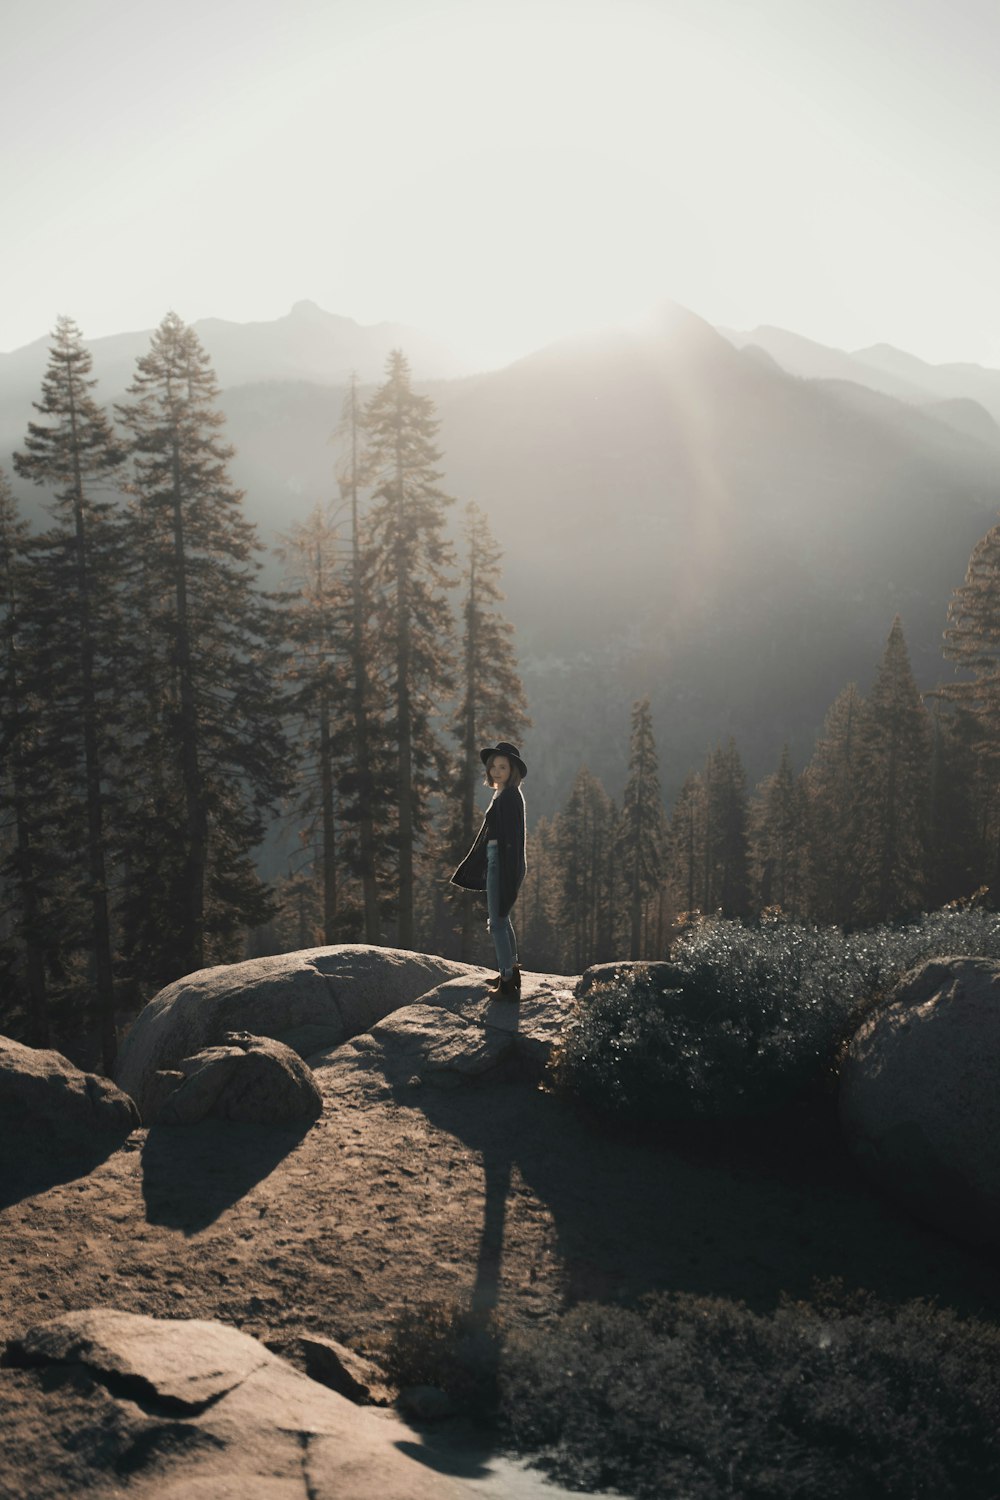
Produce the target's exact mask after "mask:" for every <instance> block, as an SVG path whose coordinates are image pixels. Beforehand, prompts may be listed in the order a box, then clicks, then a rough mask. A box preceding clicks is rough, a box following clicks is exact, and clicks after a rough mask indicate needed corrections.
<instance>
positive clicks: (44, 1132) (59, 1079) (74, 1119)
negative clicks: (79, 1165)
mask: <svg viewBox="0 0 1000 1500" xmlns="http://www.w3.org/2000/svg"><path fill="white" fill-rule="evenodd" d="M139 1123H140V1121H139V1112H138V1110H137V1109H136V1106H135V1104H134V1103H133V1101H132V1100H131V1099H130V1098H129V1096H128V1094H126V1093H124V1092H123V1091H122V1090H121V1089H120V1088H118V1087H117V1085H116V1084H114V1083H112V1082H111V1080H110V1079H109V1078H102V1077H100V1076H99V1075H98V1074H96V1073H84V1072H82V1071H81V1069H79V1068H76V1067H74V1066H73V1064H72V1063H71V1062H70V1061H69V1059H68V1058H65V1057H63V1055H62V1053H61V1052H51V1051H48V1050H47V1049H41V1048H36V1047H26V1046H24V1045H23V1044H22V1043H21V1042H15V1041H12V1040H11V1039H10V1037H0V1155H2V1156H3V1158H4V1159H5V1160H6V1159H10V1160H12V1161H16V1160H17V1159H18V1158H19V1157H21V1155H22V1154H23V1153H24V1152H25V1151H26V1150H29V1151H30V1152H31V1153H32V1154H33V1155H35V1156H44V1155H45V1154H46V1153H50V1154H53V1155H66V1154H69V1155H73V1156H79V1155H86V1154H88V1153H89V1152H91V1151H92V1150H93V1149H95V1148H97V1149H108V1148H110V1147H112V1146H114V1145H117V1144H118V1143H119V1142H120V1141H123V1140H124V1139H125V1137H126V1136H127V1135H128V1134H129V1133H130V1132H131V1131H133V1130H134V1129H135V1128H136V1126H137V1125H138V1124H139Z"/></svg>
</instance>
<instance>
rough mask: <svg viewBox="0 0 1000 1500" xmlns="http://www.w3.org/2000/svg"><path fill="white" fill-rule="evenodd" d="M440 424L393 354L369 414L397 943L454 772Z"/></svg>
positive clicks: (405, 932)
mask: <svg viewBox="0 0 1000 1500" xmlns="http://www.w3.org/2000/svg"><path fill="white" fill-rule="evenodd" d="M438 426H439V423H438V420H437V418H436V417H435V416H434V414H433V403H432V401H431V400H430V397H428V396H418V395H416V394H415V393H414V391H413V390H412V389H411V386H410V367H409V364H408V363H407V361H406V359H405V357H404V355H403V353H402V352H401V350H398V349H396V350H394V351H393V352H392V354H390V356H389V359H388V362H387V366H386V379H385V381H384V383H383V384H382V385H381V386H380V387H379V389H378V390H377V391H376V392H375V394H374V395H373V396H372V398H371V400H370V401H369V403H368V405H367V407H366V409H365V432H366V435H367V450H366V455H365V473H366V477H367V478H368V480H369V482H370V484H371V487H372V489H373V491H374V504H373V508H372V512H371V526H372V533H373V537H374V541H375V546H376V579H377V580H378V582H379V584H380V585H381V596H380V598H379V600H378V604H377V611H376V613H377V618H378V622H379V627H380V633H381V636H382V641H383V644H384V646H385V648H386V651H387V654H388V656H389V659H390V662H391V667H390V682H389V689H390V692H391V697H392V704H393V707H392V711H391V717H390V720H389V725H388V727H389V729H390V732H391V734H392V736H393V740H394V742H395V745H396V750H397V759H396V768H397V785H396V790H397V796H398V825H397V827H398V860H399V887H398V923H397V927H398V941H399V944H400V946H401V947H404V948H410V947H412V946H413V939H414V851H415V849H416V847H417V845H418V844H419V842H420V841H421V840H422V839H423V838H424V837H425V835H426V833H427V830H428V826H429V810H430V798H431V796H432V794H433V793H434V792H435V791H436V790H438V788H439V787H440V785H441V780H442V777H443V776H444V774H445V772H446V768H447V756H446V753H445V750H444V748H443V746H442V744H441V742H440V740H439V739H438V736H437V734H436V733H435V729H434V724H433V714H434V713H435V711H436V710H437V708H438V706H439V704H440V702H441V699H442V698H443V697H444V696H446V695H447V694H449V693H450V692H451V691H453V689H454V677H453V670H454V648H453V639H454V623H453V620H452V616H451V609H450V606H449V603H448V599H447V595H446V593H445V590H446V589H447V588H449V587H450V586H451V584H452V583H453V573H452V568H453V564H454V553H453V549H452V546H451V544H450V542H448V541H447V539H446V537H445V535H444V523H445V510H446V507H447V506H448V505H450V504H451V503H452V497H451V496H449V495H446V494H445V493H444V491H443V490H442V489H441V488H440V479H441V475H440V472H439V471H438V469H437V468H436V465H437V463H438V462H439V460H440V458H441V454H440V453H439V452H438V450H437V448H436V447H435V446H434V439H435V434H436V432H437V429H438Z"/></svg>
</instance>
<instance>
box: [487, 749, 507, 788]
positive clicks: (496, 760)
mask: <svg viewBox="0 0 1000 1500" xmlns="http://www.w3.org/2000/svg"><path fill="white" fill-rule="evenodd" d="M490 780H491V781H492V783H493V785H494V786H499V787H505V786H506V785H507V783H508V781H509V780H510V761H509V760H508V759H507V757H506V755H495V756H494V757H493V761H492V764H491V765H490Z"/></svg>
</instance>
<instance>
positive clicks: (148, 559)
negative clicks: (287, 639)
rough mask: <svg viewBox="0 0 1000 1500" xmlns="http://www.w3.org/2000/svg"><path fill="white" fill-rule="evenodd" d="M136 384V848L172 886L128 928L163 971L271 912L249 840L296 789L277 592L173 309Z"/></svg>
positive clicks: (124, 413)
mask: <svg viewBox="0 0 1000 1500" xmlns="http://www.w3.org/2000/svg"><path fill="white" fill-rule="evenodd" d="M128 394H129V395H130V396H131V397H132V400H131V401H130V402H129V403H126V404H123V405H122V406H120V407H119V411H120V415H121V419H122V421H123V422H124V424H125V426H126V428H127V430H128V432H129V434H130V437H131V447H132V452H133V456H134V466H135V485H134V490H135V500H134V505H133V510H132V528H131V529H132V538H133V551H134V555H135V557H136V559H137V572H136V575H135V579H134V583H135V586H136V591H137V592H138V591H140V590H141V595H142V597H141V598H138V599H134V600H133V607H134V610H135V616H134V617H135V619H136V620H137V622H138V623H139V624H140V625H141V628H142V629H143V630H144V631H146V632H147V638H146V639H145V640H144V641H143V643H142V645H143V654H144V660H145V664H146V668H147V670H148V671H149V672H150V673H152V674H153V680H152V681H151V682H150V683H147V684H146V685H145V688H144V690H143V692H142V694H141V695H140V694H137V695H136V714H135V721H134V725H133V752H134V754H135V756H136V764H137V766H138V767H139V768H141V769H140V774H143V773H144V774H145V775H146V776H149V777H151V778H152V779H153V780H154V781H155V784H156V786H157V789H158V790H157V799H156V800H155V801H154V802H153V803H152V804H151V805H149V804H147V806H146V807H145V808H144V809H141V810H140V809H135V808H134V809H133V826H132V858H133V861H134V862H135V863H136V864H137V865H138V866H139V867H140V878H137V880H136V884H135V889H136V890H137V891H139V892H142V891H143V890H148V889H152V890H154V891H157V892H159V893H160V897H159V899H156V900H148V899H147V900H146V902H145V904H144V906H143V907H142V909H141V910H140V911H139V912H138V913H133V929H132V930H133V934H134V941H136V942H137V944H138V946H139V949H140V950H141V951H142V952H143V954H144V957H143V963H144V964H145V965H146V968H147V971H148V970H149V969H152V971H153V973H154V974H155V976H156V978H158V979H159V980H160V982H163V979H164V976H167V977H171V978H176V977H178V975H180V974H183V973H186V972H189V971H190V970H192V969H198V968H201V967H202V966H203V965H204V964H205V963H207V962H213V961H222V960H226V959H231V958H233V957H237V956H239V953H240V949H241V941H242V933H243V930H244V928H245V927H246V926H256V925H259V924H261V923H263V922H264V921H266V920H267V918H268V917H269V916H270V915H272V913H273V902H272V900H271V897H270V894H269V892H268V891H267V890H266V888H265V887H264V886H263V884H262V883H261V881H260V879H259V877H258V875H257V872H256V869H255V866H254V861H253V858H252V850H253V848H254V846H255V845H256V844H257V843H259V842H260V840H261V838H262V837H263V833H264V829H265V814H266V813H267V812H269V811H271V810H273V809H274V807H275V804H276V802H277V800H278V798H279V797H280V796H281V794H282V793H283V792H284V791H285V790H287V788H288V775H287V766H288V762H289V758H290V751H289V746H288V742H287V739H286V737H285V733H284V729H283V712H284V704H283V702H282V697H281V690H280V686H279V683H280V675H281V671H282V668H283V665H284V660H285V648H284V640H283V634H282V626H281V621H280V617H279V615H278V612H277V609H276V607H275V600H274V598H273V597H272V596H269V595H266V594H265V593H263V592H262V591H260V590H259V589H258V588H257V587H256V586H255V578H256V574H257V572H258V571H259V569H260V566H261V563H260V561H259V558H258V556H257V553H258V552H259V551H260V550H261V547H260V543H259V542H258V540H257V536H256V531H255V528H254V527H253V525H252V524H251V523H250V522H249V521H248V520H247V519H246V517H245V515H244V513H243V505H242V502H243V494H242V491H240V490H238V489H236V488H235V486H234V485H233V484H232V482H231V480H230V478H229V474H228V468H227V465H228V462H229V460H230V458H231V457H232V454H233V449H232V448H231V447H230V446H229V445H227V444H226V443H225V442H224V441H223V439H222V436H221V429H222V427H223V425H224V421H225V419H224V417H223V415H222V413H221V412H220V411H219V410H218V409H217V407H216V402H217V400H218V396H219V387H218V383H217V381H216V379H215V375H214V373H213V371H212V368H211V363H210V360H209V357H208V355H207V354H206V353H205V351H204V349H203V348H202V347H201V344H200V342H199V340H198V337H197V334H196V333H195V332H194V330H193V329H191V328H188V327H187V326H186V325H185V324H184V323H183V322H182V321H181V319H180V318H179V317H177V315H176V314H175V313H173V312H171V313H168V314H167V316H166V317H165V318H164V319H163V322H162V323H161V324H160V326H159V328H158V329H157V330H156V331H155V333H154V334H153V338H152V342H151V345H150V349H149V352H148V353H147V354H145V355H143V356H141V357H140V359H139V360H138V363H137V370H136V376H135V379H134V381H133V383H132V385H131V386H130V387H129V392H128ZM139 570H141V571H139ZM147 883H148V884H147ZM157 971H159V972H157Z"/></svg>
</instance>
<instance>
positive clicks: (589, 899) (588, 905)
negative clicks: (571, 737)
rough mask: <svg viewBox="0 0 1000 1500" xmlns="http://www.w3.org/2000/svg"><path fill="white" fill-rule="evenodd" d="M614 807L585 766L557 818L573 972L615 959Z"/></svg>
mask: <svg viewBox="0 0 1000 1500" xmlns="http://www.w3.org/2000/svg"><path fill="white" fill-rule="evenodd" d="M614 834H615V805H614V802H613V801H612V799H611V798H610V797H609V796H608V794H607V792H606V791H605V789H604V787H603V786H602V785H601V782H600V781H599V780H598V779H597V777H596V776H594V775H593V773H592V772H591V771H590V770H589V769H588V768H587V767H586V766H581V768H580V770H579V771H578V772H577V774H576V777H575V778H574V781H573V785H572V787H571V788H570V794H569V797H568V799H567V801H566V804H565V806H564V807H563V809H562V811H561V812H560V813H559V814H558V816H557V818H556V820H555V826H554V836H553V846H554V854H555V858H556V863H557V868H558V879H559V888H560V894H561V898H562V899H561V901H560V903H559V927H560V930H561V932H562V934H563V952H564V955H565V956H564V959H563V962H564V963H567V964H568V965H569V966H570V969H571V971H572V972H573V973H577V974H578V973H580V972H581V970H582V969H585V968H586V967H587V966H588V965H589V964H593V963H599V962H601V961H602V960H604V959H610V958H612V957H614V954H613V953H612V951H611V947H612V941H613V937H614V933H615V917H616V901H617V899H618V896H619V894H620V892H619V882H618V879H617V872H616V868H615V859H614Z"/></svg>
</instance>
